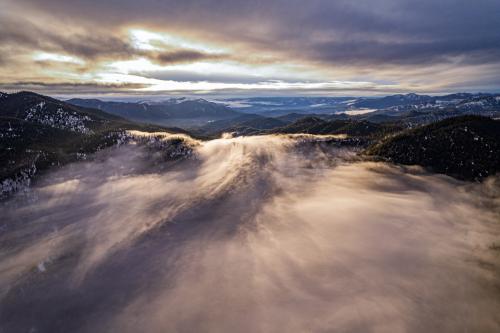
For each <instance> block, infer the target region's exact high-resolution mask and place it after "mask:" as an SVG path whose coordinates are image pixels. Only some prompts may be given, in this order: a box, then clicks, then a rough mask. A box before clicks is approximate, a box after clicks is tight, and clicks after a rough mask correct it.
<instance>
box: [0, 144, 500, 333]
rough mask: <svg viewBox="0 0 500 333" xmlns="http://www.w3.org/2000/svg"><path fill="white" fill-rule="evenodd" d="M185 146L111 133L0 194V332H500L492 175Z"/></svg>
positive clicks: (294, 149) (325, 153)
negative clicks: (454, 175) (82, 154)
mask: <svg viewBox="0 0 500 333" xmlns="http://www.w3.org/2000/svg"><path fill="white" fill-rule="evenodd" d="M187 140H188V141H187V142H188V143H192V144H193V147H194V148H193V149H194V155H195V156H196V158H195V159H190V160H184V161H182V160H181V161H176V162H173V161H168V160H167V161H165V160H164V159H163V155H162V151H161V150H153V151H152V150H150V149H145V148H144V147H141V146H140V145H132V144H131V145H123V146H121V147H118V148H116V147H115V148H113V149H109V150H105V151H102V152H101V153H100V154H99V155H97V156H96V158H95V159H94V160H89V161H86V162H82V163H77V164H72V165H68V166H66V167H64V168H61V169H58V170H55V171H53V172H52V173H49V174H47V175H45V176H44V177H43V178H41V179H39V181H38V182H37V185H35V188H34V189H33V190H32V192H29V193H28V194H27V196H23V195H20V196H18V197H16V198H14V199H13V200H11V201H8V202H5V203H3V206H2V217H3V220H2V224H3V227H2V228H3V230H2V233H1V234H0V241H1V242H0V243H1V244H2V246H3V247H2V249H3V250H4V251H3V252H1V253H0V259H2V260H0V287H1V288H0V291H1V292H2V293H1V294H0V316H1V317H2V318H9V320H4V321H2V322H1V323H0V329H2V330H4V331H8V332H15V331H26V330H29V329H30V328H32V327H35V328H36V329H37V330H39V331H48V332H52V331H57V330H60V331H75V330H78V331H83V332H96V331H113V332H115V331H116V332H137V331H138V330H142V331H147V332H166V331H168V332H200V331H207V330H208V331H214V332H235V331H238V332H256V331H264V332H277V331H287V332H304V331H314V332H327V331H332V330H334V331H337V330H338V331H364V330H365V329H368V330H370V329H376V330H380V331H384V332H387V331H389V332H390V331H394V332H400V331H406V332H422V331H433V330H436V329H437V330H438V331H450V332H455V331H460V330H463V329H466V330H469V331H474V332H475V331H498V327H499V326H500V323H499V322H498V320H497V317H498V311H499V310H500V308H499V307H500V305H499V302H498V290H497V288H496V285H495V283H494V282H495V281H498V277H499V276H500V267H499V263H498V260H497V259H498V256H497V254H496V253H494V251H493V250H491V249H490V246H491V245H492V244H495V242H498V237H499V225H498V216H499V215H498V214H500V201H498V198H499V195H500V187H499V185H500V183H499V182H498V178H490V179H489V180H487V181H486V182H485V183H484V184H465V183H462V182H458V181H455V180H453V179H451V178H449V177H445V176H439V175H433V174H430V173H427V172H425V171H423V170H422V169H420V168H417V167H398V166H394V165H389V164H384V163H373V162H360V161H353V160H352V157H353V156H354V153H353V152H352V151H349V150H342V149H340V150H338V149H333V148H331V147H328V146H323V145H321V144H314V143H313V142H314V140H315V138H314V136H302V137H300V138H294V137H287V136H256V137H240V138H228V139H219V140H212V141H208V142H197V141H194V142H193V141H191V140H190V139H187ZM304 148H306V149H304ZM193 189H196V190H195V191H193ZM465 236H466V237H465ZM457 290H460V291H461V292H457ZM47 304H50V306H47ZM471 313H472V314H474V315H470V316H469V315H468V316H466V320H464V319H463V316H462V315H459V314H471ZM7 314H8V316H7ZM443 318H444V319H443Z"/></svg>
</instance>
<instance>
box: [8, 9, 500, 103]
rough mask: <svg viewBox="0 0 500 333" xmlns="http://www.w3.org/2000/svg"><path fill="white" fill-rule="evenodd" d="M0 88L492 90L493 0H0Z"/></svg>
mask: <svg viewBox="0 0 500 333" xmlns="http://www.w3.org/2000/svg"><path fill="white" fill-rule="evenodd" d="M0 7H1V11H0V90H2V91H17V90H32V91H37V92H40V93H47V94H52V95H95V96H101V95H110V96H115V95H116V96H118V95H142V96H146V95H218V96H250V95H251V96H257V95H264V96H271V95H273V96H281V95H321V96H330V95H331V96H347V95H349V96H356V95H358V96H359V95H365V96H369V95H385V94H392V93H407V92H417V93H430V94H438V93H448V92H458V91H470V92H479V91H481V92H499V91H500V75H499V74H500V1H498V0H476V1H470V0H440V1H435V0H420V1H413V0H356V1H350V0H309V1H298V0H253V1H250V0H198V1H191V0H184V1H173V0H142V1H132V0H108V1H102V0H72V1H67V0H66V1H65V0H43V1H42V0H0Z"/></svg>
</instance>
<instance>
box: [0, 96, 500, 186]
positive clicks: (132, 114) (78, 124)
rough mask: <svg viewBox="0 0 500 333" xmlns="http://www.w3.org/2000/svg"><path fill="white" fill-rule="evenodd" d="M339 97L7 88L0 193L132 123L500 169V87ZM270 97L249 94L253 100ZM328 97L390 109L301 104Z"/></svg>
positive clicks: (439, 166) (473, 169)
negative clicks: (342, 144)
mask: <svg viewBox="0 0 500 333" xmlns="http://www.w3.org/2000/svg"><path fill="white" fill-rule="evenodd" d="M334 99H335V101H334V102H333V101H332V102H329V101H328V100H330V98H302V97H301V98H298V97H297V98H294V97H290V98H286V99H280V98H272V99H270V100H272V101H274V102H273V103H275V104H278V103H282V105H289V104H292V105H293V106H294V107H296V109H295V111H296V112H291V113H286V114H280V113H278V114H279V115H274V116H270V115H269V114H268V113H265V112H264V113H259V114H255V113H242V112H237V111H234V110H232V109H231V108H229V107H228V106H224V105H221V104H218V103H214V102H209V101H206V100H201V99H195V100H192V99H185V98H176V99H170V100H166V101H160V102H154V103H153V102H151V103H147V102H136V103H125V102H103V101H100V100H96V99H72V100H69V101H60V100H57V99H54V98H51V97H47V96H42V95H38V94H36V93H32V92H19V93H14V94H5V93H0V196H1V193H4V192H6V191H7V192H9V191H11V190H12V189H14V190H15V189H16V188H17V187H21V186H22V185H23V184H26V183H29V181H30V179H31V178H32V176H33V175H34V174H35V173H36V172H37V171H39V170H45V169H47V168H49V167H51V166H57V165H62V164H65V163H68V162H73V161H77V160H81V159H85V158H86V156H87V154H92V153H94V152H96V151H98V150H100V149H103V148H106V147H109V146H111V145H114V144H116V143H117V142H120V140H121V137H122V136H123V134H124V133H125V131H127V130H132V129H137V130H142V131H168V132H174V133H189V134H190V135H192V136H193V135H194V136H195V137H198V138H206V139H208V138H215V137H219V136H220V135H221V134H222V133H224V132H230V133H232V134H233V135H262V134H300V133H309V134H335V135H337V134H344V135H347V136H348V137H349V138H351V139H352V140H351V141H349V140H347V141H346V143H347V144H355V145H357V146H358V147H359V146H360V145H361V146H363V147H365V148H366V153H367V154H368V155H370V156H378V157H381V158H384V159H386V160H389V161H392V162H395V163H401V164H418V165H422V166H425V167H429V168H431V169H432V170H434V171H436V172H440V173H445V174H448V175H451V176H454V177H457V178H459V179H466V180H480V179H482V178H484V177H487V176H488V175H491V174H494V173H495V172H498V171H499V170H500V160H499V158H500V125H499V124H500V122H499V121H498V120H494V119H500V96H498V95H487V94H453V95H446V96H440V97H433V96H426V95H416V94H408V95H394V96H387V97H383V98H366V99H363V98H360V99H356V100H353V99H349V98H334ZM265 100H266V99H265V98H258V99H251V101H252V103H256V102H259V103H262V102H264V101H265ZM279 101H281V102H279ZM319 102H322V103H319ZM311 103H316V104H311ZM329 103H330V104H335V103H336V104H335V105H336V107H338V108H340V107H341V105H343V107H344V108H353V107H355V106H366V107H383V108H381V109H377V110H376V111H373V112H368V113H363V114H355V115H349V114H346V113H345V112H333V113H326V112H323V111H324V110H325V109H323V110H322V112H318V113H316V112H308V111H307V110H306V111H304V110H303V109H301V108H302V107H304V106H307V105H309V107H311V105H317V104H329ZM322 107H323V106H322ZM322 107H314V110H317V109H316V108H322ZM283 110H284V109H283ZM271 114H275V113H271ZM119 115H120V116H119ZM179 119H181V120H189V121H192V122H190V123H188V126H186V127H188V128H189V131H186V130H183V129H180V128H176V127H170V128H167V127H164V126H159V125H158V124H172V122H171V121H174V123H175V121H177V120H179ZM134 121H137V122H139V123H137V122H134ZM144 123H154V124H156V125H148V124H144Z"/></svg>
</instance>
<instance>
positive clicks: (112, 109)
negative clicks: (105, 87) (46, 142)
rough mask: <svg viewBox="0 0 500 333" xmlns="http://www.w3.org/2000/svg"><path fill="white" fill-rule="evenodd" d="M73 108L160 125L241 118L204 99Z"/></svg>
mask: <svg viewBox="0 0 500 333" xmlns="http://www.w3.org/2000/svg"><path fill="white" fill-rule="evenodd" d="M67 102H68V103H70V104H73V105H77V106H81V107H87V108H94V109H99V110H102V111H105V112H107V113H110V114H114V115H117V116H120V117H123V118H126V119H128V120H132V121H138V122H143V123H154V124H159V125H177V124H180V125H182V124H184V125H188V126H189V125H193V124H194V125H199V124H203V123H207V122H209V121H214V120H220V119H228V118H234V117H237V116H239V115H240V113H239V112H236V111H234V110H232V109H230V108H229V107H227V106H225V105H223V104H217V103H213V102H209V101H207V100H204V99H195V100H191V99H186V98H173V99H169V100H165V101H161V102H136V103H131V102H106V101H101V100H98V99H79V98H74V99H70V100H68V101H67Z"/></svg>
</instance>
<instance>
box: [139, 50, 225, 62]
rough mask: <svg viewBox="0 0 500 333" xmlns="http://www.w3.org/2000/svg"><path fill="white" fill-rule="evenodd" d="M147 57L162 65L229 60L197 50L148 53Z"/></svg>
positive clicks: (222, 56) (220, 55) (221, 55)
mask: <svg viewBox="0 0 500 333" xmlns="http://www.w3.org/2000/svg"><path fill="white" fill-rule="evenodd" d="M146 55H147V56H148V58H150V59H152V60H153V61H155V62H157V63H159V64H161V65H170V64H178V63H190V62H196V61H206V60H221V59H225V58H227V56H225V55H223V54H211V53H204V52H200V51H195V50H175V51H164V52H158V53H151V54H148V53H146Z"/></svg>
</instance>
